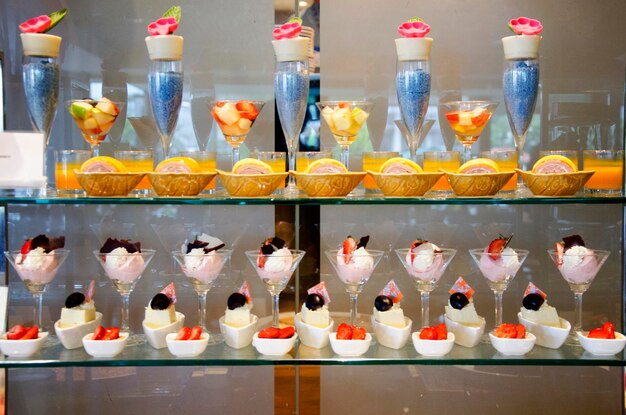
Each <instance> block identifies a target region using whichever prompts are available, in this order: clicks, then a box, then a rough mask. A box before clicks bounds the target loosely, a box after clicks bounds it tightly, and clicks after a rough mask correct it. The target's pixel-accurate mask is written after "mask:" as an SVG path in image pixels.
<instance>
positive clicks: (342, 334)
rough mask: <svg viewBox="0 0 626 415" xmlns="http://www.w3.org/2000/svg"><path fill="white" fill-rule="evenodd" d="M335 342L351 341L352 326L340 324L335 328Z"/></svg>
mask: <svg viewBox="0 0 626 415" xmlns="http://www.w3.org/2000/svg"><path fill="white" fill-rule="evenodd" d="M337 340H352V326H349V325H347V324H346V323H341V324H340V325H339V327H337Z"/></svg>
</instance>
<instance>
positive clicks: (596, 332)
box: [587, 328, 607, 339]
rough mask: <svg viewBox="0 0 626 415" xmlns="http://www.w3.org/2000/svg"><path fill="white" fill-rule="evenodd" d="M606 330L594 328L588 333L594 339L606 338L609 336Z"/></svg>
mask: <svg viewBox="0 0 626 415" xmlns="http://www.w3.org/2000/svg"><path fill="white" fill-rule="evenodd" d="M606 336H607V334H606V332H605V331H604V330H603V329H601V328H599V329H593V330H591V331H590V332H589V334H587V337H589V338H592V339H606V338H607V337H606Z"/></svg>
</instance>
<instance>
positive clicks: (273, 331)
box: [259, 327, 280, 339]
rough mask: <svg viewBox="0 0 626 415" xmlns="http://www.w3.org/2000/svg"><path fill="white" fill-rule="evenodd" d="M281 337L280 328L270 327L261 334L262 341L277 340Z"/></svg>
mask: <svg viewBox="0 0 626 415" xmlns="http://www.w3.org/2000/svg"><path fill="white" fill-rule="evenodd" d="M279 335H280V329H279V328H278V327H268V328H266V329H265V330H261V331H260V332H259V338H260V339H277V338H278V336H279Z"/></svg>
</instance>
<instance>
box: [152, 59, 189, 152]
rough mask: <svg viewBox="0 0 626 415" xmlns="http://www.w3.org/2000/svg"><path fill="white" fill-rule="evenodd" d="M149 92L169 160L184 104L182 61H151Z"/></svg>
mask: <svg viewBox="0 0 626 415" xmlns="http://www.w3.org/2000/svg"><path fill="white" fill-rule="evenodd" d="M148 91H149V93H150V106H151V107H152V115H153V116H154V121H155V123H156V126H157V130H158V132H159V136H160V137H161V146H162V147H163V158H165V159H167V158H168V157H169V154H170V145H171V144H172V134H174V129H175V128H176V123H177V122H178V113H179V112H180V107H181V105H182V103H183V62H182V60H180V59H179V60H165V59H163V60H160V59H154V60H150V69H149V72H148Z"/></svg>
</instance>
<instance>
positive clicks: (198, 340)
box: [165, 326, 209, 357]
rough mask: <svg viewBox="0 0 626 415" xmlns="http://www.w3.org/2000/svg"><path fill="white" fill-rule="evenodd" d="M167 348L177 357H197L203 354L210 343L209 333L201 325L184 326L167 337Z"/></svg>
mask: <svg viewBox="0 0 626 415" xmlns="http://www.w3.org/2000/svg"><path fill="white" fill-rule="evenodd" d="M165 340H166V343H167V349H168V350H169V351H170V353H171V354H173V355H174V356H176V357H195V356H198V355H199V354H202V353H203V352H204V351H205V350H206V348H207V346H208V344H209V333H206V332H204V331H203V329H202V327H200V326H193V327H191V328H189V327H187V326H184V327H181V328H180V330H178V332H177V333H169V334H168V335H167V336H166V337H165Z"/></svg>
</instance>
